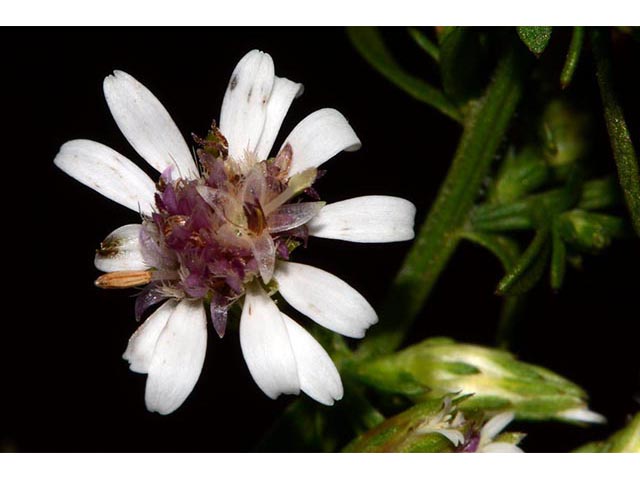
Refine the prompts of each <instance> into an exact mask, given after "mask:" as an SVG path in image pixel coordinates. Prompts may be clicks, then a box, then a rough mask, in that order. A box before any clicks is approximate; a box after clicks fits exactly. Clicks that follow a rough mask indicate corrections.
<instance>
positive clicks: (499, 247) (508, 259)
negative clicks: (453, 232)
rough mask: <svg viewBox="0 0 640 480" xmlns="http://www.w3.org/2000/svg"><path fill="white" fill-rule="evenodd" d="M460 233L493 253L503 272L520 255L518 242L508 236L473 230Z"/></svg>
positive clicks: (506, 270) (509, 268)
mask: <svg viewBox="0 0 640 480" xmlns="http://www.w3.org/2000/svg"><path fill="white" fill-rule="evenodd" d="M460 235H461V236H462V238H464V239H466V240H469V241H471V242H473V243H476V244H478V245H480V246H482V247H484V248H486V249H487V250H489V251H490V252H491V253H493V254H494V255H495V256H496V258H497V259H498V260H500V263H502V266H503V268H504V271H505V272H508V271H509V270H511V269H512V268H513V266H514V265H515V263H516V261H517V259H518V257H519V256H520V248H519V247H518V243H517V242H516V241H515V240H513V239H511V238H509V237H505V236H503V235H495V234H491V233H482V232H473V231H463V232H461V233H460Z"/></svg>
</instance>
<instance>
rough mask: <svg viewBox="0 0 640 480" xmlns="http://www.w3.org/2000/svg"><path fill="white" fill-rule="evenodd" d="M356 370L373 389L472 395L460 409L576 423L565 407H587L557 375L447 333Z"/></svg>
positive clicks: (421, 396)
mask: <svg viewBox="0 0 640 480" xmlns="http://www.w3.org/2000/svg"><path fill="white" fill-rule="evenodd" d="M354 373H355V375H357V377H358V378H359V379H360V380H361V381H362V382H363V383H366V384H367V385H369V386H371V387H373V388H375V389H377V390H380V391H383V392H387V393H391V394H400V395H404V396H406V397H408V398H410V399H411V400H412V401H414V402H422V401H425V400H427V399H433V398H441V397H442V396H443V395H446V394H453V393H456V394H462V395H465V394H471V395H472V397H471V398H469V399H468V400H467V401H465V403H464V406H463V407H461V408H463V410H468V409H472V410H473V409H478V410H483V411H485V412H489V413H490V412H498V411H502V410H513V411H514V412H515V415H516V417H517V418H519V419H527V420H559V421H567V422H574V421H576V420H575V416H572V415H570V414H569V413H568V412H575V411H585V412H588V410H587V395H586V393H585V392H584V390H582V389H581V388H580V387H578V386H577V385H575V384H574V383H572V382H570V381H569V380H567V379H565V378H563V377H561V376H560V375H557V374H555V373H553V372H551V371H549V370H547V369H545V368H542V367H538V366H536V365H531V364H528V363H524V362H521V361H518V360H517V359H516V358H515V357H514V356H513V355H512V354H510V353H508V352H505V351H502V350H497V349H491V348H486V347H481V346H476V345H469V344H462V343H456V342H454V341H453V340H450V339H447V338H434V339H428V340H426V341H424V342H421V343H419V344H416V345H414V346H411V347H409V348H407V349H405V350H402V351H400V352H397V353H394V354H391V355H388V356H385V357H381V358H378V359H374V360H372V361H370V362H363V363H362V364H359V365H358V366H357V367H356V368H355V372H354ZM591 413H592V412H589V414H591ZM594 415H595V414H594ZM572 417H573V418H572Z"/></svg>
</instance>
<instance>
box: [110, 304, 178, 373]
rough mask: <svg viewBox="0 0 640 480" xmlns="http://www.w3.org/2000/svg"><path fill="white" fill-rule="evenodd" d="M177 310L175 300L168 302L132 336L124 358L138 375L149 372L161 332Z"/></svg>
mask: <svg viewBox="0 0 640 480" xmlns="http://www.w3.org/2000/svg"><path fill="white" fill-rule="evenodd" d="M175 309H176V302H175V301H174V300H167V301H166V302H165V303H164V304H163V305H162V306H161V307H160V308H158V310H156V311H155V312H153V314H152V315H150V316H149V318H147V319H146V320H145V322H144V323H143V324H142V325H140V326H139V327H138V329H137V330H136V331H135V332H134V334H133V335H131V338H130V339H129V344H128V345H127V349H126V350H125V352H124V354H123V355H122V358H124V359H125V360H126V361H128V362H129V368H130V369H131V370H132V371H134V372H138V373H147V372H149V366H150V365H151V359H152V358H153V352H154V350H155V349H156V344H157V343H158V338H159V337H160V332H162V329H164V327H165V326H166V325H167V321H168V320H169V317H171V314H173V311H174V310H175Z"/></svg>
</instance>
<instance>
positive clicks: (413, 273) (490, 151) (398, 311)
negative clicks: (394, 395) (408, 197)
mask: <svg viewBox="0 0 640 480" xmlns="http://www.w3.org/2000/svg"><path fill="white" fill-rule="evenodd" d="M520 53H521V52H519V51H516V50H515V49H514V48H511V49H509V51H508V53H506V54H505V56H504V57H503V58H502V60H501V61H500V63H499V64H498V66H497V68H496V71H495V73H494V77H493V79H492V81H491V83H490V84H489V86H488V87H487V91H486V92H485V94H484V96H483V97H482V98H481V99H480V100H479V101H478V103H477V104H476V105H475V106H474V108H472V109H471V110H470V112H469V114H468V117H467V118H466V119H465V125H464V131H463V134H462V138H461V139H460V143H459V145H458V149H457V151H456V154H455V156H454V158H453V162H452V165H451V167H450V169H449V172H448V174H447V177H446V179H445V180H444V182H443V184H442V186H441V187H440V191H439V193H438V196H437V198H436V200H435V201H434V203H433V206H432V207H431V211H430V212H429V215H428V217H427V219H426V221H425V223H424V224H423V226H422V228H421V230H420V231H419V232H418V234H417V237H416V239H415V242H414V244H413V247H412V248H411V250H410V251H409V253H408V255H407V257H406V258H405V261H404V263H403V265H402V267H401V269H400V271H399V273H398V275H397V276H396V278H395V280H394V282H393V283H392V285H391V289H390V292H389V296H388V298H387V301H386V302H385V304H384V305H383V308H382V310H381V312H380V313H381V315H380V322H379V323H378V324H377V325H376V326H374V327H373V328H372V329H371V331H370V332H369V334H368V335H367V337H366V338H365V340H363V341H362V342H361V344H360V348H359V351H358V355H359V356H361V357H366V356H369V355H376V354H383V353H388V352H391V351H394V350H395V349H397V348H398V347H399V346H400V344H401V343H402V341H403V340H404V337H405V335H406V334H407V331H408V330H409V328H410V327H411V325H412V323H413V321H414V319H415V318H416V316H417V315H418V313H419V312H420V309H421V307H422V305H423V303H424V301H425V300H426V298H427V296H428V295H429V293H430V292H431V289H432V288H433V286H434V285H435V283H436V280H437V279H438V277H439V276H440V273H441V272H442V271H443V269H444V267H445V266H446V264H447V262H448V261H449V259H450V258H451V255H452V254H453V252H454V251H455V249H456V247H457V245H458V242H459V241H460V239H461V236H460V235H459V234H458V232H459V231H461V230H462V229H463V228H464V225H465V223H466V222H467V220H468V217H469V212H470V211H471V208H472V207H473V203H474V200H475V199H476V195H477V194H478V192H479V190H480V187H481V185H482V182H483V180H484V179H485V177H486V175H487V173H488V171H489V168H490V166H491V163H492V160H493V158H494V156H495V155H496V152H497V150H498V147H499V146H500V142H501V141H502V139H503V137H504V134H505V132H506V131H507V128H508V127H509V123H510V120H511V117H512V116H513V113H514V111H515V109H516V106H517V105H518V101H519V100H520V97H521V94H522V89H523V84H524V71H525V68H524V65H523V61H524V59H525V58H526V57H527V55H522V54H520Z"/></svg>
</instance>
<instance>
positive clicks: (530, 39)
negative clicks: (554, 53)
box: [518, 27, 552, 56]
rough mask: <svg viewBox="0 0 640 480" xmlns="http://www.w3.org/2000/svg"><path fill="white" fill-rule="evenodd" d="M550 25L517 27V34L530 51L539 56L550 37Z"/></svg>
mask: <svg viewBox="0 0 640 480" xmlns="http://www.w3.org/2000/svg"><path fill="white" fill-rule="evenodd" d="M551 30H552V27H518V35H519V36H520V39H521V40H522V41H523V42H524V44H525V45H526V46H527V48H528V49H529V50H531V53H533V54H535V55H536V56H540V55H541V54H542V52H544V49H545V48H547V44H548V43H549V40H550V39H551Z"/></svg>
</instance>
